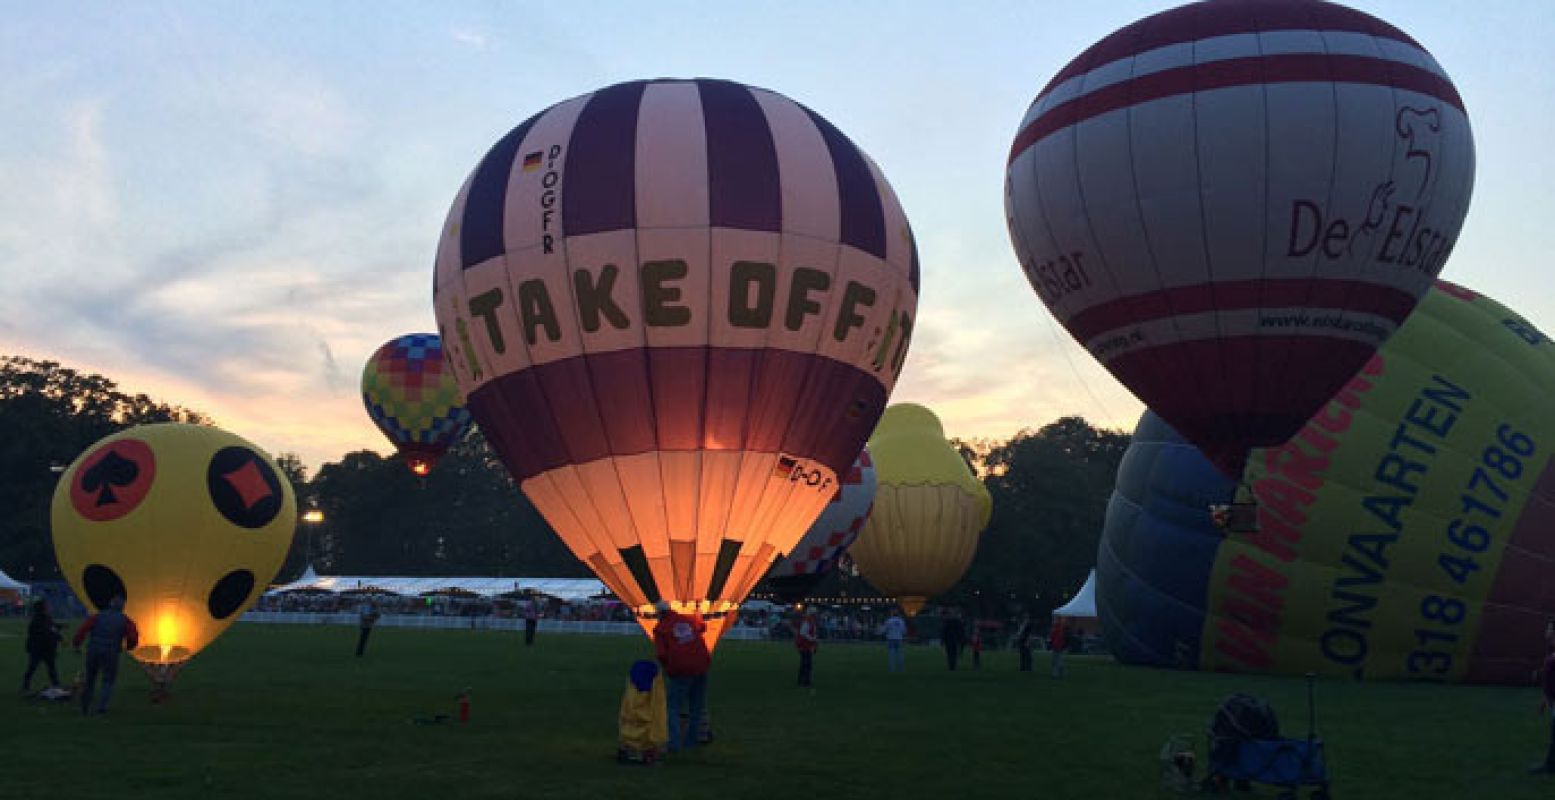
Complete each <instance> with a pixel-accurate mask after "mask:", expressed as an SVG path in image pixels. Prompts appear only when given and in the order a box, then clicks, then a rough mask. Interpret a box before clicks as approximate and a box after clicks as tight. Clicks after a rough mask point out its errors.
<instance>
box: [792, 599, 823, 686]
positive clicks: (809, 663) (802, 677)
mask: <svg viewBox="0 0 1555 800" xmlns="http://www.w3.org/2000/svg"><path fill="white" fill-rule="evenodd" d="M820 643H821V625H820V623H818V622H816V620H815V609H813V608H811V609H808V610H806V611H805V613H804V616H803V617H802V618H800V620H799V627H798V628H797V629H795V631H794V649H795V650H798V651H799V685H800V686H809V685H810V673H811V671H812V670H813V669H814V668H815V648H816V647H817V646H818V645H819V644H820Z"/></svg>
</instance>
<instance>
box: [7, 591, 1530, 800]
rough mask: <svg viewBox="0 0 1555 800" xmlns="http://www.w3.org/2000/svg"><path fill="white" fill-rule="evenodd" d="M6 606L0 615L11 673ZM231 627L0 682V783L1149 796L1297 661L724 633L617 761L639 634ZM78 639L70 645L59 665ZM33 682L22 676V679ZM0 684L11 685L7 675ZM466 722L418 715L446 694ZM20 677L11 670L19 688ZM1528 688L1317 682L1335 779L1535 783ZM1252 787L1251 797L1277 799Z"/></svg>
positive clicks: (473, 793) (1288, 703) (15, 787)
mask: <svg viewBox="0 0 1555 800" xmlns="http://www.w3.org/2000/svg"><path fill="white" fill-rule="evenodd" d="M21 634H22V628H21V625H20V624H19V623H16V622H14V621H8V622H6V623H3V624H0V652H6V653H9V654H10V655H8V656H6V657H5V658H4V662H5V663H7V664H10V665H11V668H12V669H13V673H12V674H13V677H12V680H13V681H14V680H17V679H18V678H19V677H20V675H19V673H20V672H21V670H22V668H23V666H24V665H25V656H24V655H23V654H22V646H21V644H22V640H21ZM355 639H356V630H355V629H354V628H345V627H322V626H306V627H304V626H281V625H257V624H240V625H237V626H234V627H233V628H232V629H230V630H228V631H227V633H226V634H224V635H223V637H222V638H221V639H220V640H219V641H218V642H216V643H215V644H214V645H212V646H211V647H210V648H209V649H208V650H207V651H206V652H204V653H202V654H201V655H199V656H198V657H197V658H196V659H195V660H194V661H193V662H192V663H191V664H190V665H189V667H188V668H187V669H186V670H185V671H184V673H183V674H182V675H181V676H179V678H178V680H177V683H176V686H175V689H176V696H175V697H174V699H173V700H172V701H171V702H170V703H168V704H165V705H160V706H158V705H152V704H151V703H150V701H149V699H148V691H147V690H148V687H149V683H148V682H147V680H146V678H145V677H144V676H143V675H142V674H141V673H140V671H139V670H138V669H137V668H136V667H135V666H134V664H133V662H130V661H128V660H127V659H126V661H125V662H124V664H123V665H122V667H121V671H120V681H119V687H118V690H117V692H116V696H115V698H114V701H113V705H112V708H111V711H110V713H109V714H108V715H106V716H103V717H93V718H82V717H81V716H80V715H79V713H78V712H77V710H76V707H75V706H73V705H67V704H43V703H39V702H36V701H28V700H24V699H21V698H19V697H17V696H13V697H11V698H10V699H7V700H5V701H4V702H0V797H4V798H18V799H20V800H32V799H33V798H39V799H40V800H42V799H43V798H78V797H79V798H89V797H105V798H106V797H112V798H137V797H146V798H159V800H160V799H161V798H168V799H171V798H184V797H221V798H229V797H231V798H239V797H274V798H309V797H334V796H340V797H350V798H367V799H369V800H377V799H378V798H435V799H436V800H459V799H462V798H485V797H502V798H530V797H538V798H551V797H555V798H615V797H620V798H633V799H634V800H637V799H640V798H661V797H662V798H739V799H740V800H744V799H745V798H762V797H794V798H801V797H823V798H830V797H848V798H869V797H883V798H885V797H889V798H920V797H942V798H961V797H997V798H1154V797H1167V796H1171V795H1169V794H1167V793H1165V792H1163V791H1162V790H1161V789H1159V788H1158V776H1157V765H1156V753H1157V751H1158V750H1159V748H1160V746H1161V744H1162V743H1163V742H1164V741H1165V740H1166V738H1167V737H1168V736H1169V735H1171V734H1172V733H1175V732H1184V733H1190V734H1193V735H1194V736H1195V737H1196V739H1197V743H1198V749H1199V752H1200V758H1201V759H1202V758H1203V749H1204V741H1203V731H1204V728H1205V725H1206V722H1207V720H1208V717H1209V716H1210V714H1211V713H1212V711H1213V710H1214V708H1215V707H1216V706H1217V705H1218V703H1219V702H1220V700H1221V699H1222V698H1223V697H1224V696H1225V695H1227V694H1229V693H1231V692H1234V691H1246V692H1251V693H1253V694H1257V695H1260V696H1263V697H1265V698H1267V699H1268V700H1269V701H1270V702H1271V703H1273V704H1274V705H1275V707H1276V709H1277V710H1278V711H1279V713H1280V719H1281V723H1282V728H1283V730H1284V732H1285V733H1286V734H1287V735H1293V736H1302V735H1305V731H1306V693H1305V686H1304V683H1303V682H1302V681H1301V680H1300V679H1285V678H1261V677H1244V676H1231V675H1214V674H1197V673H1180V672H1167V671H1156V670H1147V669H1135V668H1129V667H1122V666H1119V665H1117V664H1115V663H1113V662H1111V661H1110V660H1105V659H1099V658H1077V659H1072V660H1071V663H1070V670H1069V676H1068V678H1067V679H1065V680H1063V681H1053V680H1051V679H1049V678H1048V677H1047V675H1046V672H1045V669H1046V661H1045V655H1044V654H1039V656H1038V660H1037V668H1038V669H1037V671H1036V672H1033V673H1028V674H1022V673H1019V672H1016V671H1015V656H1014V654H1013V653H1009V652H997V653H988V654H985V655H984V659H983V660H984V665H983V669H982V670H981V671H976V672H974V671H970V670H966V669H965V668H963V671H959V672H956V673H949V672H947V671H946V670H945V667H944V661H943V656H942V654H941V652H940V651H938V650H933V649H929V648H921V647H920V648H909V650H908V671H907V672H906V673H905V674H901V675H891V674H888V673H887V672H886V670H885V654H884V650H883V648H882V647H880V646H878V645H875V646H871V645H855V644H824V645H823V647H822V649H821V651H820V653H819V654H818V657H817V662H816V690H815V692H814V694H811V693H810V692H807V691H804V690H801V689H798V688H796V687H795V686H794V685H793V684H794V670H795V666H796V657H795V655H794V653H793V650H792V648H791V647H790V646H789V645H787V644H786V643H767V642H762V643H755V642H739V641H729V642H725V643H723V644H722V645H721V646H720V647H719V649H718V653H717V656H716V658H715V661H714V670H713V673H712V677H711V683H710V690H709V693H710V706H711V708H712V713H713V726H714V730H715V732H716V734H717V741H716V742H714V743H713V744H712V745H711V746H709V747H707V748H704V749H701V750H698V751H693V752H691V753H688V754H683V755H681V756H679V757H675V758H672V759H670V760H669V761H667V762H666V763H663V764H660V765H658V766H655V767H647V768H644V767H633V766H622V765H617V764H616V763H615V762H614V760H613V757H614V753H615V737H616V727H615V714H616V708H617V705H618V703H619V701H620V697H621V690H622V687H623V685H624V682H625V673H626V668H627V666H628V665H629V664H630V662H631V661H632V660H634V659H636V658H639V657H644V656H646V655H648V654H649V647H648V644H647V642H646V640H645V639H641V638H631V637H618V636H598V637H596V636H563V635H544V634H542V635H541V637H540V638H539V640H538V641H537V642H536V645H535V646H534V647H532V648H525V647H523V646H522V643H521V640H520V637H519V636H518V635H516V634H513V633H500V632H488V631H431V630H404V629H394V628H380V629H379V630H377V631H376V632H375V633H374V634H373V640H372V643H371V646H370V647H369V649H368V653H367V656H366V657H365V658H362V659H357V658H355V657H354V656H353V655H352V651H353V647H354V645H355ZM80 663H81V662H80V659H79V657H77V656H74V655H72V654H70V653H69V652H68V651H63V652H62V653H61V657H60V666H61V668H62V672H64V673H65V675H63V676H62V677H65V678H66V679H67V680H68V678H69V676H70V675H73V674H74V673H75V672H76V670H77V669H78V668H79V665H80ZM35 681H36V678H35ZM13 685H14V684H13ZM466 686H468V687H471V689H472V697H473V704H472V706H473V720H472V722H471V724H469V725H458V724H439V725H416V724H411V722H410V721H411V720H412V719H413V718H416V717H425V716H431V715H433V714H438V713H445V714H450V715H452V714H453V713H454V710H455V702H454V696H455V694H456V693H457V692H458V691H459V690H461V689H462V688H464V687H466ZM12 691H14V688H13V689H12ZM1537 699H1538V698H1537V694H1536V693H1535V692H1534V691H1533V690H1532V689H1503V688H1474V687H1442V686H1430V685H1418V684H1417V685H1406V684H1356V683H1341V682H1335V681H1322V682H1319V684H1318V728H1319V732H1320V734H1321V735H1322V736H1323V737H1324V738H1325V739H1326V740H1327V747H1328V750H1327V752H1328V757H1329V760H1330V762H1331V770H1332V778H1333V780H1334V794H1335V796H1336V797H1338V798H1470V797H1474V798H1479V797H1485V798H1492V797H1493V798H1523V797H1527V798H1534V797H1541V798H1542V797H1548V796H1550V795H1555V779H1550V778H1541V777H1539V776H1530V775H1528V774H1526V772H1525V768H1526V767H1527V765H1528V764H1529V763H1530V762H1531V761H1534V760H1536V759H1537V758H1538V757H1539V756H1540V755H1542V753H1543V748H1544V746H1545V744H1546V737H1547V736H1548V731H1547V729H1546V726H1545V724H1544V723H1543V721H1542V719H1541V718H1540V717H1539V716H1538V715H1537V714H1536V713H1535V708H1536V704H1537ZM1274 794H1275V793H1274V791H1273V790H1270V789H1267V788H1265V789H1261V790H1259V791H1258V792H1256V795H1257V796H1271V797H1272V796H1273V795H1274Z"/></svg>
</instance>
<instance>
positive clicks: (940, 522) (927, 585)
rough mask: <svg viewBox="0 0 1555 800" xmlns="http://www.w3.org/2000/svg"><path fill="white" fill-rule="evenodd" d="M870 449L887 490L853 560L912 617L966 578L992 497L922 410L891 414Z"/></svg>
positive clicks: (904, 407)
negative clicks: (963, 576) (963, 577)
mask: <svg viewBox="0 0 1555 800" xmlns="http://www.w3.org/2000/svg"><path fill="white" fill-rule="evenodd" d="M869 450H870V453H871V455H872V457H873V459H874V462H875V474H876V476H877V479H878V480H879V484H880V485H879V488H877V489H876V490H875V507H874V510H873V511H871V512H870V513H869V519H868V521H866V522H865V523H864V532H863V533H862V534H860V535H859V537H858V541H856V542H854V543H853V547H852V548H850V549H849V550H848V554H849V555H850V556H851V557H852V558H853V563H854V564H856V565H857V566H858V569H859V574H861V575H863V576H864V578H865V579H866V580H868V581H869V582H870V584H871V585H873V586H874V587H875V588H876V589H879V590H880V591H882V592H885V593H886V594H889V595H894V596H895V597H896V599H897V602H898V603H899V604H901V606H902V610H903V611H906V612H907V615H908V616H913V615H915V614H917V613H918V611H919V609H921V608H923V604H924V603H926V602H928V599H929V598H930V597H933V596H934V595H937V594H939V593H940V592H943V591H945V590H946V589H949V588H950V587H951V586H954V585H955V583H956V581H958V580H960V579H961V576H962V575H963V574H965V573H966V568H967V567H968V566H970V565H971V564H972V555H973V554H974V553H976V552H977V539H978V536H980V535H981V534H982V532H983V528H985V527H987V526H988V517H989V515H990V514H992V513H993V499H992V498H991V497H989V495H988V490H987V489H986V488H984V486H983V482H982V481H980V480H978V479H977V476H975V475H973V474H972V469H971V468H970V467H968V466H967V464H966V462H965V461H963V460H962V458H961V453H960V452H958V451H957V450H956V448H955V447H953V446H952V445H951V444H950V442H948V441H946V440H945V430H944V428H942V427H941V426H940V422H939V418H938V417H935V416H934V412H932V411H930V410H928V409H927V408H924V407H923V406H920V405H915V404H913V403H898V404H896V405H894V406H891V407H890V408H888V409H886V412H885V415H884V416H883V417H881V418H880V427H879V428H877V429H875V435H874V436H873V437H871V438H870V440H869Z"/></svg>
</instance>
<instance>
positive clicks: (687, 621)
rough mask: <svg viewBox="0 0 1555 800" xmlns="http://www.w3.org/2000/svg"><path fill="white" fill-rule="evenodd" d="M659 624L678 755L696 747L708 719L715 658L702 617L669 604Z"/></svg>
mask: <svg viewBox="0 0 1555 800" xmlns="http://www.w3.org/2000/svg"><path fill="white" fill-rule="evenodd" d="M658 610H659V622H658V624H656V625H654V627H653V649H654V652H655V653H656V654H657V655H658V657H659V666H661V667H663V668H664V677H665V679H666V682H667V683H668V684H669V686H668V687H667V689H668V691H667V692H666V694H667V695H668V696H669V702H668V704H667V705H668V706H669V708H668V710H667V711H668V713H667V716H668V717H669V729H670V742H669V751H670V752H671V753H674V752H676V751H679V750H683V749H687V748H690V747H692V746H693V745H695V744H696V741H697V736H698V732H699V731H701V730H702V726H703V721H704V719H705V718H706V716H707V668H708V666H709V665H710V664H711V663H712V661H713V656H712V654H711V653H709V652H708V650H707V642H706V641H704V640H703V639H702V634H704V633H706V632H707V623H706V622H703V621H702V615H700V614H695V613H693V614H690V615H686V614H681V613H679V612H677V611H675V610H673V609H671V608H670V605H669V603H665V602H660V603H659V604H658ZM688 705H689V706H690V710H689V713H688V722H687V727H686V728H685V729H684V730H682V729H681V725H680V715H681V712H682V710H684V709H686V707H687V706H688Z"/></svg>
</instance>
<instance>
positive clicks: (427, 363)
mask: <svg viewBox="0 0 1555 800" xmlns="http://www.w3.org/2000/svg"><path fill="white" fill-rule="evenodd" d="M362 403H363V404H364V405H366V406H367V415H368V416H370V417H372V418H373V424H374V425H377V426H378V430H380V431H383V435H384V436H387V437H389V441H390V442H392V443H393V444H394V447H395V449H397V450H398V451H399V453H400V455H401V456H403V457H404V458H405V464H406V465H407V466H409V467H410V471H411V472H414V473H416V474H417V475H426V474H427V473H428V472H431V471H432V466H433V465H434V464H436V463H437V460H438V458H440V457H442V455H443V454H444V453H446V452H448V448H449V447H450V446H452V445H453V444H454V443H455V442H457V441H459V437H460V436H463V435H464V432H465V430H466V429H467V428H468V427H469V426H470V412H469V411H468V410H466V409H465V407H464V398H463V397H462V396H460V394H459V384H458V382H457V381H455V380H454V377H453V375H452V374H451V373H450V371H449V369H448V364H447V362H446V361H444V360H443V343H442V340H441V339H439V338H438V336H437V334H435V333H409V334H406V335H404V336H400V337H398V338H395V339H391V340H390V341H388V342H385V343H384V344H383V346H382V347H379V348H378V350H377V351H376V352H374V353H373V355H372V357H371V358H369V359H367V365H366V366H365V367H363V368H362Z"/></svg>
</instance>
